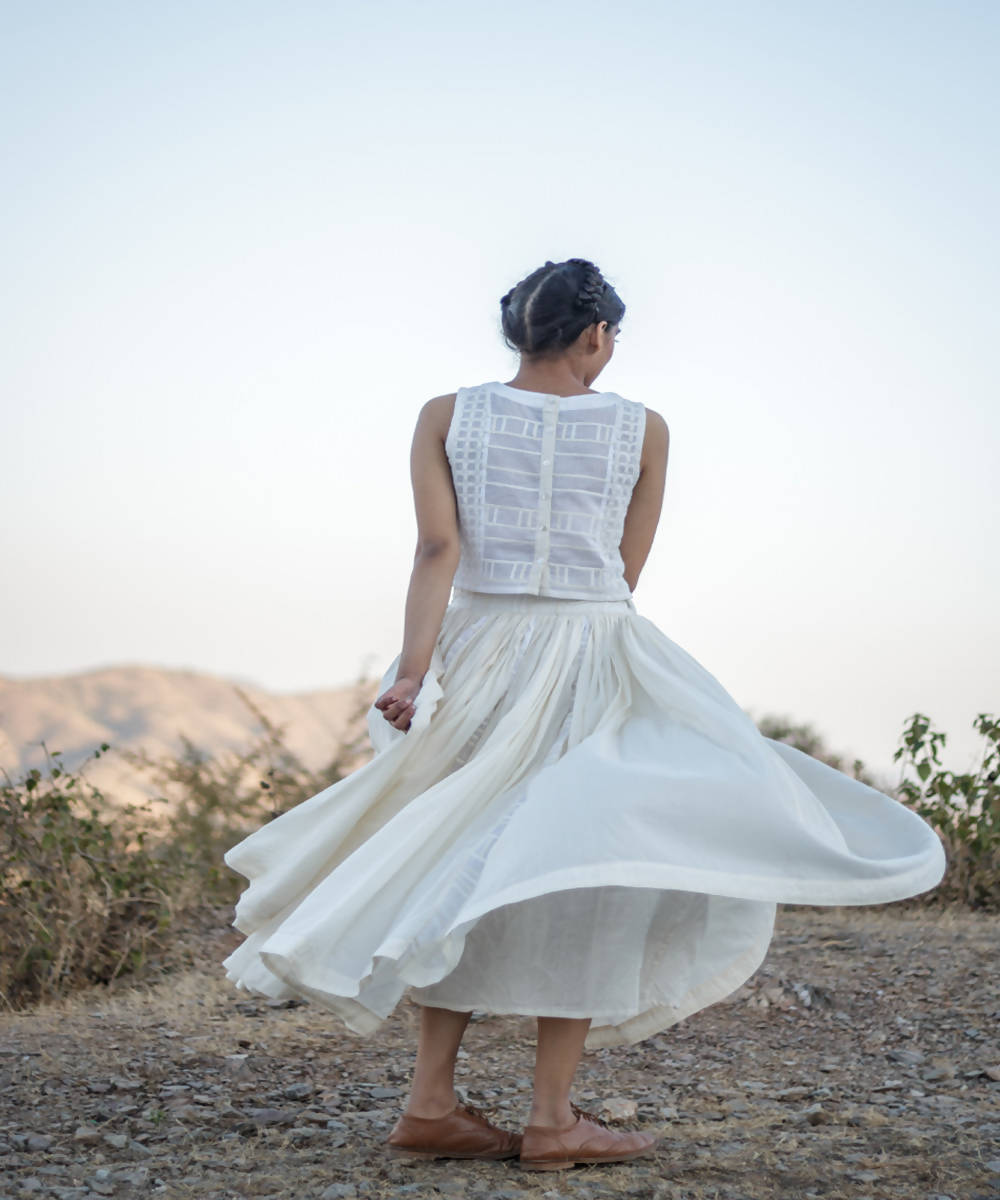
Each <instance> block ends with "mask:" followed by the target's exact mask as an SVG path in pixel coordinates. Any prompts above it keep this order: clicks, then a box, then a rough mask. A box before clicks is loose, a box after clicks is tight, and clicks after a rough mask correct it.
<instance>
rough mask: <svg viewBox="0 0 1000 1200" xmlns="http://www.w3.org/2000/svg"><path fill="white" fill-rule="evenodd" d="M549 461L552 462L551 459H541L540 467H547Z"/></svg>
mask: <svg viewBox="0 0 1000 1200" xmlns="http://www.w3.org/2000/svg"><path fill="white" fill-rule="evenodd" d="M551 461H552V459H551V458H543V459H542V466H543V467H547V466H548V465H549V463H550V462H551Z"/></svg>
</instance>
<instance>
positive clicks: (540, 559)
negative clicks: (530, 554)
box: [535, 558, 545, 562]
mask: <svg viewBox="0 0 1000 1200" xmlns="http://www.w3.org/2000/svg"><path fill="white" fill-rule="evenodd" d="M535 562H545V559H544V558H536V559H535Z"/></svg>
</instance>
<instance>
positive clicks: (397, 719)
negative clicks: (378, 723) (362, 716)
mask: <svg viewBox="0 0 1000 1200" xmlns="http://www.w3.org/2000/svg"><path fill="white" fill-rule="evenodd" d="M420 684H421V681H420V680H419V679H412V678H407V677H406V676H405V675H403V676H400V677H399V678H398V679H397V680H396V682H395V683H394V684H393V685H392V686H391V687H387V688H386V689H385V691H384V692H383V693H382V695H381V696H379V698H378V699H377V700H376V701H375V707H376V708H377V709H378V710H379V711H380V712H381V714H382V716H383V717H385V719H386V720H387V721H388V722H389V724H390V725H392V726H394V727H395V728H396V729H402V730H403V732H404V733H405V732H406V730H407V729H409V728H410V721H411V720H412V719H413V714H414V712H415V711H416V710H415V708H414V705H413V700H414V697H415V696H416V694H417V692H419V691H420Z"/></svg>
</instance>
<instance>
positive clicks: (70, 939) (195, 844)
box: [0, 680, 370, 1009]
mask: <svg viewBox="0 0 1000 1200" xmlns="http://www.w3.org/2000/svg"><path fill="white" fill-rule="evenodd" d="M356 687H357V689H358V703H357V705H356V706H355V710H354V712H353V713H352V717H351V724H350V726H349V728H350V729H352V730H354V733H353V735H349V736H348V738H347V739H346V740H345V741H344V742H342V743H340V744H339V745H337V746H335V747H334V748H333V752H332V754H331V757H330V760H329V762H328V763H327V765H326V766H325V767H323V768H322V769H320V770H318V771H312V770H310V769H308V768H307V767H306V766H305V765H304V764H303V763H302V762H301V761H300V760H299V758H298V757H297V756H296V755H295V754H294V753H293V752H292V751H291V750H289V749H288V747H287V746H286V745H285V743H284V730H283V728H282V727H279V726H276V725H274V724H273V722H271V721H270V720H269V719H268V717H267V716H266V714H264V713H263V712H261V711H260V710H259V709H258V708H257V707H256V706H255V705H254V703H253V701H252V700H251V699H250V698H249V697H248V696H247V695H246V694H245V693H244V692H243V691H242V690H241V689H240V688H237V689H236V690H237V692H238V694H239V695H240V697H241V699H242V700H243V701H244V703H246V704H247V705H248V707H249V708H250V709H251V711H252V712H253V714H254V716H255V717H256V718H257V720H258V722H259V723H260V726H261V732H260V734H259V736H258V737H257V740H256V741H255V742H254V743H253V744H252V745H251V746H250V747H249V749H247V750H245V751H243V752H241V753H235V754H231V755H229V756H218V757H211V756H208V755H206V754H204V753H203V752H202V751H200V750H199V749H198V748H197V747H196V746H195V745H194V744H193V743H192V742H191V741H190V740H189V739H186V738H185V739H182V751H181V753H180V754H179V755H178V756H176V757H174V758H168V759H162V760H158V761H153V760H150V759H149V758H148V757H147V756H146V755H144V754H143V753H142V752H141V751H140V752H135V751H122V752H121V754H122V757H123V758H124V759H125V760H126V761H127V762H129V763H131V764H132V765H134V766H136V767H137V768H139V769H140V770H146V771H149V772H151V773H152V775H153V779H154V782H155V783H157V784H158V785H159V786H161V787H162V788H164V789H165V791H166V792H167V795H165V796H160V797H153V798H151V799H150V800H149V801H147V802H146V803H144V804H131V805H127V806H125V807H123V808H120V807H118V806H113V805H112V804H111V803H110V802H109V801H108V800H107V799H106V798H105V796H104V795H103V794H102V792H101V791H100V790H99V789H98V788H97V787H95V786H94V785H93V784H92V783H90V782H89V781H88V780H87V778H86V766H87V763H88V762H90V761H91V760H93V759H97V758H100V757H101V756H102V755H103V754H105V753H107V752H108V751H109V750H110V749H111V747H110V746H109V745H108V743H106V742H104V743H102V744H101V746H100V747H99V749H96V750H94V751H93V753H92V755H91V756H90V758H88V759H87V760H86V761H85V762H84V763H83V764H81V766H80V767H79V768H77V770H75V771H72V772H71V771H68V770H66V769H65V768H64V767H63V764H62V759H61V755H60V753H59V752H58V751H54V752H50V751H49V749H48V747H47V746H45V744H44V742H43V743H42V746H43V749H44V750H45V754H46V764H45V767H44V769H42V770H39V769H38V768H33V769H32V770H30V771H27V772H26V773H25V774H23V775H22V776H21V777H20V778H17V779H15V778H12V777H11V776H10V775H9V774H8V773H7V772H6V771H3V772H2V781H0V1003H2V1004H4V1005H6V1006H7V1007H8V1008H11V1009H19V1008H23V1007H25V1006H27V1005H30V1004H32V1003H35V1002H37V1001H39V1000H44V999H47V998H51V997H54V996H56V995H62V994H65V993H67V992H70V991H73V990H75V989H76V988H78V987H82V986H85V985H87V984H94V983H105V984H107V983H111V982H112V981H113V980H115V979H116V978H117V977H118V976H120V975H124V974H126V973H136V972H139V971H140V970H141V969H142V968H144V967H145V966H147V964H151V965H155V966H156V967H157V968H162V967H165V966H169V965H171V963H172V962H173V960H174V958H176V957H177V955H178V949H179V948H178V946H176V945H175V944H174V939H173V937H172V932H171V931H172V927H173V926H174V924H175V922H176V921H177V919H178V917H180V916H184V915H187V914H190V913H191V912H192V911H194V910H196V909H198V908H200V907H202V906H205V905H217V904H219V903H228V902H230V901H232V900H234V899H235V897H236V896H237V895H238V894H239V892H240V891H241V890H242V888H243V887H244V886H245V884H246V881H245V880H244V879H243V878H242V876H238V875H237V874H236V873H235V872H234V871H231V870H230V869H229V868H228V867H226V866H225V865H224V864H223V862H222V855H223V853H224V852H225V850H227V849H228V848H229V847H230V846H231V845H234V844H235V843H236V842H238V841H239V840H240V839H241V838H243V837H245V836H246V835H247V834H248V833H250V832H251V831H252V830H253V829H256V828H258V827H259V826H260V825H262V824H264V823H266V822H267V821H269V820H271V819H273V818H274V817H276V816H278V815H279V814H280V813H282V812H286V811H287V810H288V809H289V808H291V807H292V806H293V805H295V804H298V803H299V802H300V801H302V800H305V799H306V798H308V797H309V796H312V795H315V794H316V793H317V792H320V791H322V790H323V789H325V788H326V787H328V786H329V785H330V784H331V783H334V782H336V781H337V780H339V779H342V778H343V777H344V775H345V774H347V773H348V772H349V771H351V770H353V769H354V768H355V767H356V766H357V765H360V762H361V761H363V759H364V757H365V753H366V750H367V751H368V752H370V748H369V747H366V745H365V741H366V737H365V734H364V733H363V732H362V731H361V730H359V729H358V725H359V721H360V719H361V718H362V717H363V716H364V713H365V712H366V711H367V708H368V706H369V704H370V697H369V695H368V692H369V691H370V687H369V685H368V684H367V683H366V682H365V681H363V680H362V681H359V682H358V683H357V685H356Z"/></svg>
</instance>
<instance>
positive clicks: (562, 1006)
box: [223, 589, 946, 1048]
mask: <svg viewBox="0 0 1000 1200" xmlns="http://www.w3.org/2000/svg"><path fill="white" fill-rule="evenodd" d="M398 661H399V660H398V658H397V659H396V660H394V662H393V663H392V664H391V665H390V666H389V668H388V670H387V671H386V672H385V675H384V677H383V679H382V690H384V688H386V687H388V686H389V684H390V683H391V682H392V680H393V679H394V678H395V674H396V667H397V664H398ZM368 723H369V730H370V733H371V738H372V742H373V744H374V746H375V750H376V753H375V756H374V758H372V759H371V761H370V762H368V763H366V764H365V765H364V766H362V767H360V768H359V769H358V770H356V771H355V772H354V773H353V774H351V775H350V776H348V777H347V778H345V779H342V780H340V781H338V782H337V783H334V784H332V785H331V786H330V787H328V788H326V789H325V790H324V791H322V792H319V793H317V794H316V795H314V796H312V797H310V798H309V799H308V800H305V801H303V802H302V803H301V804H299V805H297V806H296V807H295V808H293V809H291V810H290V811H289V812H286V813H284V814H283V815H282V816H280V817H278V818H276V819H275V820H273V821H271V822H270V823H269V824H267V825H264V826H262V827H261V828H260V829H258V830H256V831H255V832H254V833H252V834H251V835H250V836H249V837H247V838H245V839H244V840H243V841H242V842H240V843H239V844H238V845H236V846H234V847H232V849H230V850H229V851H228V852H227V853H226V854H225V856H224V858H225V862H226V863H227V865H228V866H230V867H232V868H233V869H234V870H236V871H238V872H239V873H240V874H241V875H243V876H245V877H246V878H247V879H248V880H249V886H248V887H247V888H246V890H245V891H244V892H243V894H242V896H241V897H240V900H239V902H238V904H237V906H236V914H235V920H234V921H233V924H234V926H235V927H236V928H237V929H239V930H240V931H241V932H243V933H245V934H246V935H247V936H246V938H245V940H244V941H243V942H242V943H241V944H240V946H239V947H237V949H236V950H235V951H234V952H233V953H232V954H230V955H229V957H228V958H226V959H225V961H224V963H223V966H224V967H225V970H226V974H227V977H228V978H229V979H230V980H232V981H233V982H234V983H235V984H236V985H237V987H240V988H245V989H248V990H250V991H253V992H258V993H260V994H263V995H266V996H271V997H275V998H289V997H298V998H304V999H308V1000H311V1001H313V1002H315V1003H317V1004H319V1005H321V1006H323V1007H324V1008H326V1009H329V1010H330V1011H331V1012H333V1013H335V1014H336V1015H337V1016H338V1017H339V1018H340V1019H341V1020H342V1021H343V1022H344V1024H345V1025H346V1026H347V1027H348V1028H350V1029H352V1030H354V1031H355V1032H357V1033H359V1034H361V1035H365V1036H367V1035H370V1034H372V1033H374V1032H375V1031H376V1030H377V1029H378V1028H379V1027H380V1025H382V1023H383V1022H384V1021H385V1019H386V1018H387V1017H388V1016H389V1015H390V1014H391V1013H392V1012H393V1010H394V1009H395V1007H396V1005H397V1004H398V1002H399V1000H400V999H401V997H402V996H403V995H404V993H406V992H408V993H409V994H410V996H411V997H412V998H413V999H414V1000H417V1001H418V1002H419V1003H421V1004H430V1005H436V1006H439V1007H442V1008H450V1009H456V1010H459V1011H466V1010H472V1009H478V1010H480V1011H483V1012H490V1013H522V1014H525V1015H536V1016H563V1017H590V1018H591V1025H590V1029H589V1033H588V1035H587V1040H586V1043H585V1045H586V1046H587V1048H595V1047H600V1046H615V1045H628V1044H631V1043H634V1042H637V1041H640V1040H642V1039H643V1038H647V1037H650V1036H651V1035H652V1034H654V1033H657V1032H658V1031H660V1030H662V1029H665V1028H667V1027H668V1026H670V1025H673V1024H675V1023H676V1022H678V1021H680V1020H682V1019H683V1018H684V1017H686V1016H689V1015H690V1014H692V1013H694V1012H697V1011H698V1010H699V1009H702V1008H704V1007H705V1006H707V1005H709V1004H712V1003H714V1002H716V1001H718V1000H721V999H724V998H725V997H726V996H728V995H730V994H731V993H732V992H734V991H735V990H736V989H737V988H739V987H740V985H741V984H742V983H744V982H745V981H746V980H747V979H748V978H749V977H750V976H751V975H752V974H753V973H754V971H756V969H757V968H758V966H760V964H761V963H762V962H763V960H764V958H765V956H766V953H767V949H768V946H769V944H770V940H771V937H772V933H773V928H774V918H775V913H776V907H777V904H778V903H794V904H816V905H844V904H848V905H849V904H880V903H884V902H886V901H892V900H900V899H903V898H904V897H907V896H913V895H916V894H917V893H919V892H923V891H926V890H928V889H930V888H932V887H934V886H935V885H936V884H937V883H938V882H939V881H940V879H941V878H942V876H943V874H944V870H945V861H946V860H945V855H944V850H943V848H942V845H941V842H940V839H939V838H938V836H937V834H936V833H935V832H934V830H933V829H932V828H931V827H930V826H929V825H928V824H927V823H926V822H925V821H923V820H922V819H921V818H920V817H919V816H917V814H916V813H914V812H913V811H912V810H911V809H909V808H907V807H905V806H904V805H903V804H902V803H900V802H899V801H897V800H895V799H893V798H892V797H890V796H887V795H884V794H883V793H882V792H879V791H876V790H875V789H873V788H871V787H868V786H867V785H866V784H863V783H860V782H859V781H857V780H855V779H852V778H850V777H849V776H847V775H844V774H843V773H842V772H840V771H837V770H834V769H833V768H832V767H829V766H827V765H826V764H824V763H822V762H820V761H818V760H817V759H814V758H812V757H810V756H809V755H806V754H803V753H801V752H800V751H798V750H795V749H793V748H791V747H789V746H786V745H784V744H783V743H781V742H777V741H773V740H771V739H769V738H766V737H764V736H762V735H761V733H760V732H759V730H758V729H757V727H756V725H755V724H754V722H753V720H752V719H751V718H750V717H749V716H748V715H747V714H746V713H745V712H744V711H743V710H742V709H741V708H740V707H739V705H738V704H737V703H736V701H735V700H734V699H733V698H732V697H731V696H730V695H729V694H728V692H726V690H725V689H724V688H723V687H722V685H721V684H720V683H719V682H718V681H717V680H716V679H715V678H714V677H713V676H712V675H711V674H709V672H708V671H706V670H705V669H704V667H702V666H701V665H700V664H699V663H698V662H696V661H695V660H694V659H693V658H692V657H691V656H690V655H689V654H687V653H685V651H684V650H682V649H681V648H680V647H679V646H678V645H676V644H675V643H674V642H672V641H671V640H670V639H669V638H668V637H666V636H665V635H664V634H663V633H662V632H661V631H660V630H659V629H658V628H657V626H656V625H655V624H654V623H653V622H652V621H650V620H648V619H647V618H645V617H643V616H641V615H639V613H638V612H637V611H636V608H635V603H634V601H633V600H632V599H626V600H602V601H589V600H562V599H553V598H546V597H537V596H532V595H522V594H517V595H499V594H498V595H492V594H485V593H477V592H466V591H461V590H459V589H456V590H455V592H454V595H453V598H452V600H451V603H450V604H449V606H448V608H447V610H446V612H445V615H444V620H443V622H442V626H441V632H440V635H439V637H438V639H437V644H436V646H435V649H434V654H433V658H432V661H431V666H430V669H429V670H428V672H427V674H426V676H425V678H424V681H423V685H422V687H421V690H420V693H419V695H418V696H417V699H416V712H415V715H414V717H413V721H412V724H411V726H410V729H409V730H408V731H407V732H405V733H404V732H403V731H401V730H397V729H394V728H393V727H392V726H391V725H389V723H388V722H387V721H386V720H385V719H384V717H383V716H382V714H381V713H380V712H379V711H378V710H377V709H375V708H374V707H372V709H370V711H369V714H368Z"/></svg>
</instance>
